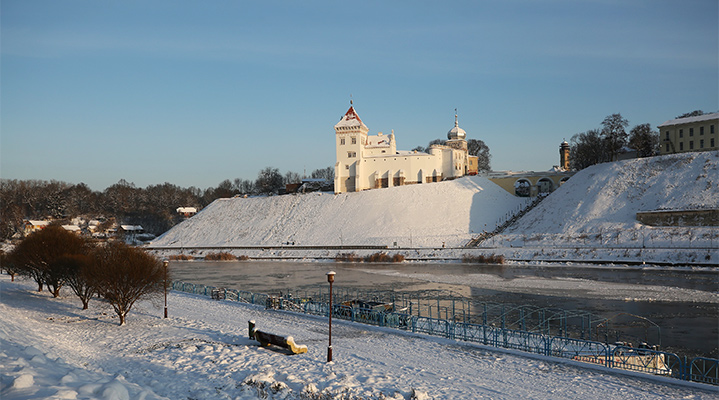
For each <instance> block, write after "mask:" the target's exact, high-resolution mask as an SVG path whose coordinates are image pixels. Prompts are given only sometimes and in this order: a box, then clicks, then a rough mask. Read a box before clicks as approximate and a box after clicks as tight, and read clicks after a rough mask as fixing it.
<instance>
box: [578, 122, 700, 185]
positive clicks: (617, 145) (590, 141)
mask: <svg viewBox="0 0 719 400" xmlns="http://www.w3.org/2000/svg"><path fill="white" fill-rule="evenodd" d="M698 115H704V112H703V111H701V110H695V111H692V112H689V113H686V114H682V115H679V116H677V117H676V118H677V119H678V118H687V117H694V116H698ZM628 126H629V121H628V120H627V119H626V118H624V117H622V114H620V113H617V114H612V115H609V116H607V117H606V118H604V120H603V121H602V123H601V126H600V127H599V128H596V129H590V130H588V131H586V132H581V133H577V134H576V135H574V136H572V139H571V140H570V142H569V148H570V154H571V156H570V167H571V168H572V169H573V170H575V171H578V170H581V169H584V168H587V167H589V166H591V165H594V164H599V163H603V162H608V161H615V160H617V157H618V155H619V153H620V151H621V149H622V148H624V147H629V148H631V149H633V150H635V151H636V152H637V157H651V156H655V155H658V154H659V151H660V144H661V143H660V141H659V132H657V131H656V130H654V129H652V127H651V125H650V124H639V125H635V126H634V127H633V128H632V129H631V130H630V131H629V132H627V131H626V129H627V127H628Z"/></svg>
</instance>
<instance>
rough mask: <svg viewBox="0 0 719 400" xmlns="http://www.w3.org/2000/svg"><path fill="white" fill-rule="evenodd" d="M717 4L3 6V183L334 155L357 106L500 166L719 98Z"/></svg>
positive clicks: (547, 156) (374, 127)
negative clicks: (481, 149)
mask: <svg viewBox="0 0 719 400" xmlns="http://www.w3.org/2000/svg"><path fill="white" fill-rule="evenodd" d="M718 20H719V4H718V2H717V1H715V0H701V1H700V0H690V1H679V0H677V1H662V0H651V1H641V0H636V1H620V0H595V1H582V2H576V1H563V0H548V1H541V2H537V1H531V0H509V1H492V0H489V1H483V2H475V1H454V2H451V3H447V2H429V1H426V2H425V1H412V2H410V1H396V2H383V1H362V2H335V1H319V0H317V1H306V2H292V1H263V2H244V1H214V2H200V1H164V0H158V1H151V2H148V1H133V0H130V1H123V2H88V1H74V0H66V1H37V0H29V1H27V0H23V1H18V0H3V1H2V2H1V3H0V35H1V39H0V40H1V42H0V44H1V48H0V51H1V57H2V58H1V59H0V63H1V65H0V79H1V85H0V102H1V103H0V106H1V107H0V117H1V120H0V129H1V132H0V134H1V136H0V177H2V178H5V179H41V180H59V181H65V182H68V183H73V184H74V183H85V184H87V185H89V186H90V187H91V188H92V189H94V190H104V189H105V188H106V187H108V186H110V185H112V184H114V183H116V182H118V181H119V180H121V179H124V180H126V181H128V182H133V183H134V184H135V185H136V186H138V187H146V186H148V185H154V184H161V183H164V182H169V183H172V184H175V185H179V186H182V187H190V186H195V187H198V188H201V189H204V188H207V187H211V186H217V185H218V184H219V183H220V182H222V181H223V180H225V179H230V180H234V179H236V178H241V179H250V180H254V179H256V177H257V173H258V172H259V171H260V170H261V169H263V168H265V167H273V168H278V169H279V170H280V172H282V173H283V174H284V173H285V172H288V171H292V172H296V173H299V174H300V175H302V174H310V173H311V172H312V171H313V170H315V169H318V168H326V167H330V166H334V163H335V149H334V146H335V139H334V137H333V136H334V130H333V126H334V124H336V123H337V122H338V121H339V120H340V118H341V117H342V115H344V113H345V112H346V111H347V109H348V108H349V105H350V99H351V100H352V101H353V103H354V107H355V109H356V110H357V113H358V114H359V115H360V117H361V118H362V120H363V122H364V123H365V124H366V125H367V126H368V127H369V129H370V134H377V133H378V132H390V131H391V130H394V132H395V135H396V140H397V145H398V149H400V150H410V149H412V148H414V147H416V146H426V145H427V144H428V143H429V141H431V140H433V139H437V138H446V134H447V131H448V130H450V129H451V128H452V127H453V126H454V114H455V109H457V112H458V116H459V125H460V127H462V128H463V129H464V130H466V131H467V136H468V138H470V139H479V140H482V141H484V142H485V143H486V144H487V145H488V146H489V149H490V153H491V155H492V160H491V166H492V169H494V170H515V171H516V170H534V171H541V170H548V169H550V168H551V167H552V166H553V165H558V164H559V144H560V143H561V142H562V141H563V140H565V139H566V140H567V141H569V140H570V139H571V137H572V136H573V135H574V134H576V133H580V132H585V131H587V130H589V129H596V128H599V127H600V126H601V122H602V120H603V119H604V118H605V117H606V116H608V115H611V114H614V113H621V114H622V116H623V117H624V118H626V119H627V120H628V121H629V129H631V127H633V126H635V125H639V124H643V123H649V124H651V125H652V127H654V128H656V126H657V125H659V124H661V123H663V122H665V121H667V120H669V119H673V118H675V117H676V116H678V115H680V114H683V113H686V112H690V111H693V110H703V111H705V112H715V111H717V110H719V98H718V97H719V95H718V93H719V76H718V75H719V72H718V71H719V27H718V26H719V24H718V23H717V21H718Z"/></svg>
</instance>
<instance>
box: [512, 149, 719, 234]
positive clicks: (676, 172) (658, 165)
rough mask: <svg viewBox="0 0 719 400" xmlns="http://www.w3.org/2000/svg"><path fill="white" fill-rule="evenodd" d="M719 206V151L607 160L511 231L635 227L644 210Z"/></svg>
mask: <svg viewBox="0 0 719 400" xmlns="http://www.w3.org/2000/svg"><path fill="white" fill-rule="evenodd" d="M717 208H719V151H713V152H701V153H684V154H675V155H668V156H661V157H651V158H640V159H635V160H627V161H620V162H612V163H604V164H599V165H595V166H592V167H589V168H586V169H584V170H582V171H579V172H578V173H577V174H576V175H574V176H573V177H572V178H571V179H570V180H569V181H567V183H565V184H564V185H562V186H561V187H560V188H559V189H557V191H555V192H554V193H552V195H551V196H549V197H548V198H547V199H546V200H544V201H543V202H542V203H540V205H539V206H537V207H536V208H535V209H533V210H532V211H530V212H529V213H528V214H527V215H526V216H524V217H523V218H522V219H520V220H519V221H518V223H517V224H515V225H514V226H512V228H511V229H509V230H507V231H506V232H507V233H516V232H521V233H524V234H534V233H565V234H573V233H582V232H596V231H598V230H599V229H600V228H605V229H606V228H611V229H614V230H617V229H631V228H634V227H635V225H637V224H638V222H637V220H636V213H637V212H638V211H652V210H692V209H717Z"/></svg>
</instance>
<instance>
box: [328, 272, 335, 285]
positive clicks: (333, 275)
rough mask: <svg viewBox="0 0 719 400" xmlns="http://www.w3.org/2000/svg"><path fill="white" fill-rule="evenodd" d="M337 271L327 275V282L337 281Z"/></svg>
mask: <svg viewBox="0 0 719 400" xmlns="http://www.w3.org/2000/svg"><path fill="white" fill-rule="evenodd" d="M335 273H336V272H335V271H330V272H328V273H327V282H329V283H332V282H334V281H335Z"/></svg>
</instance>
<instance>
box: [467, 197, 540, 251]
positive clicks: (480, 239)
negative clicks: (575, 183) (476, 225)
mask: <svg viewBox="0 0 719 400" xmlns="http://www.w3.org/2000/svg"><path fill="white" fill-rule="evenodd" d="M547 195H548V193H543V194H540V195H539V196H537V197H536V198H535V199H534V200H533V201H532V202H531V203H529V204H528V205H527V206H526V207H524V208H523V209H522V210H520V211H519V212H518V213H516V214H514V215H512V216H511V217H510V218H509V219H507V220H506V221H504V223H503V224H501V225H498V226H497V227H496V228H495V229H494V230H493V231H492V232H482V233H481V234H479V235H478V236H477V237H474V238H472V240H470V241H469V242H468V243H467V244H466V245H464V247H477V246H479V245H480V244H482V242H484V241H485V240H487V239H490V238H492V237H493V236H495V235H499V234H500V233H502V232H504V230H505V229H507V228H509V227H510V226H511V225H512V224H514V223H515V222H517V221H518V220H519V219H520V218H522V217H523V216H524V215H525V214H527V213H528V212H529V211H530V210H531V209H533V208H534V207H536V206H537V205H538V204H539V203H540V202H541V201H542V200H544V198H545V197H547Z"/></svg>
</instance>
